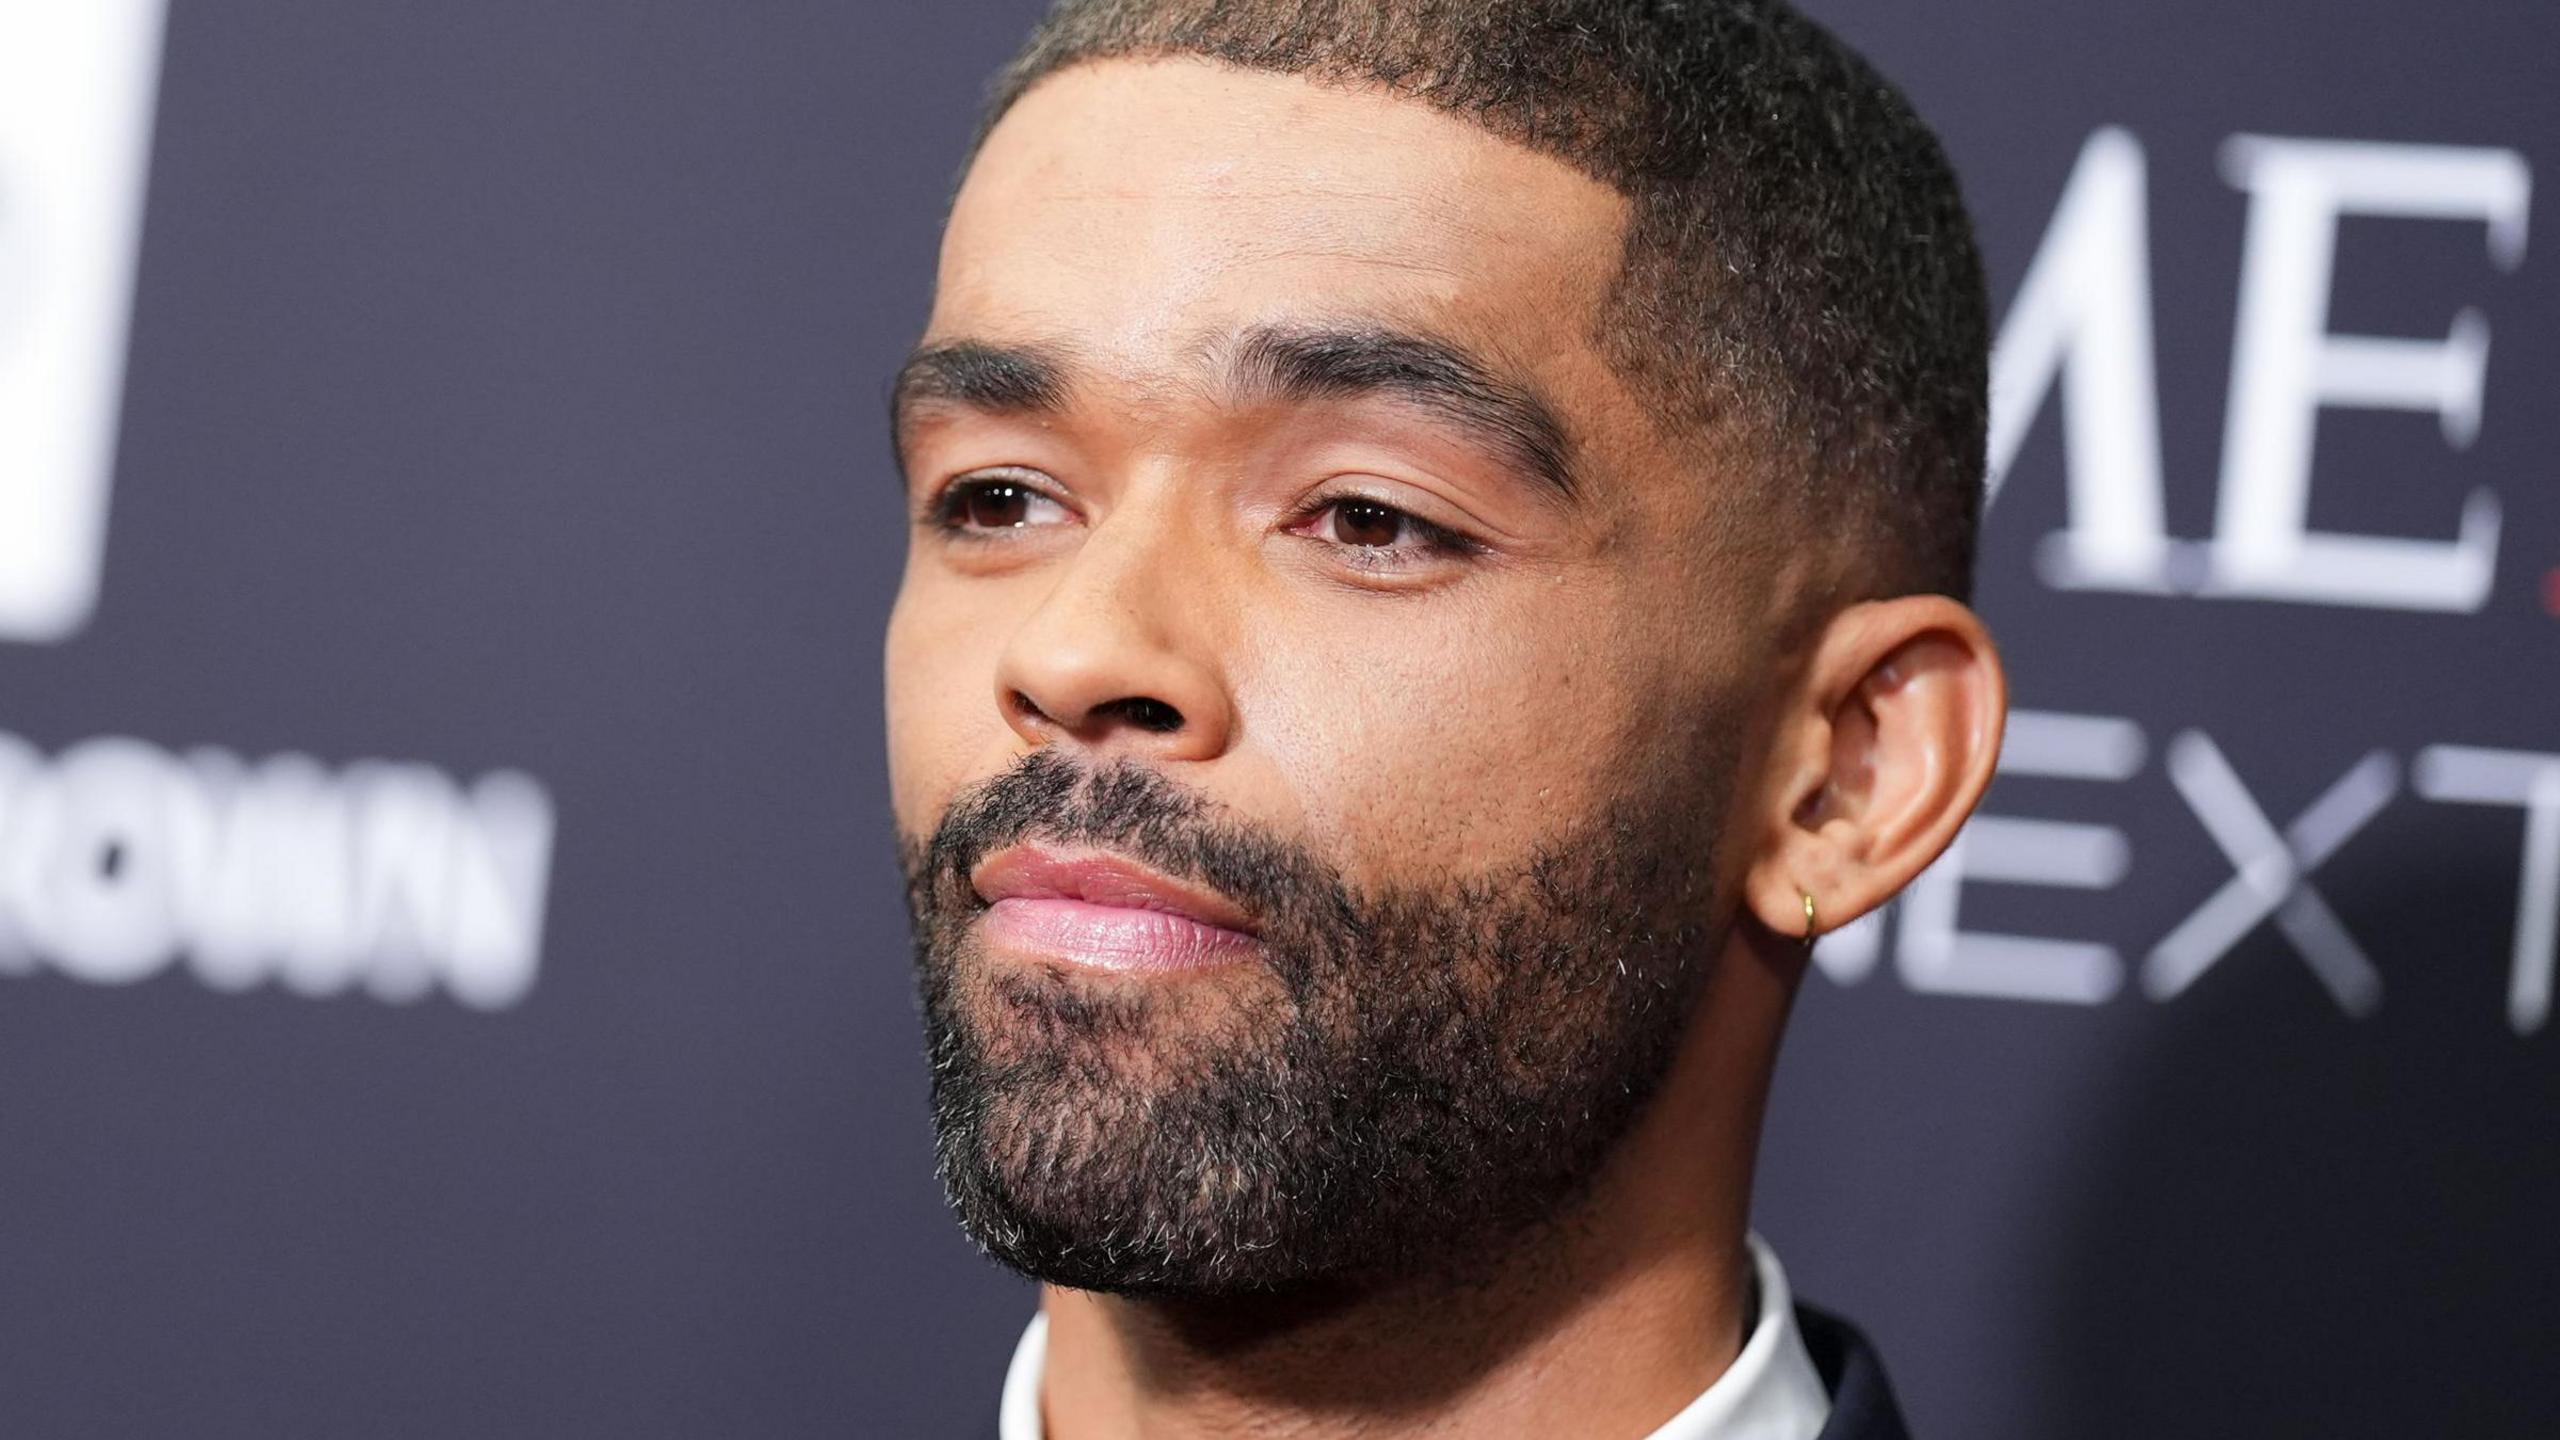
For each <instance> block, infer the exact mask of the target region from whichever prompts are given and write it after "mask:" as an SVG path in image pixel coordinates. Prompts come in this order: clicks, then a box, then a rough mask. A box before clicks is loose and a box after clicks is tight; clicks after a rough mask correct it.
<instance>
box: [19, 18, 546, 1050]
mask: <svg viewBox="0 0 2560 1440" xmlns="http://www.w3.org/2000/svg"><path fill="white" fill-rule="evenodd" d="M162 21H163V0H78V3H63V0H0V641H17V642H29V643H38V644H48V643H61V642H65V641H69V640H72V639H73V638H74V637H75V636H76V635H77V634H78V632H79V631H80V630H81V629H82V628H83V627H84V626H85V625H86V624H87V622H88V620H89V618H90V615H91V613H92V612H93V611H94V610H95V608H96V606H97V602H98V599H99V581H100V575H101V573H102V569H103V560H104V556H105V550H106V544H107V500H108V490H109V481H110V479H111V476H112V473H113V469H114V463H115V443H116V430H117V425H118V421H119V416H120V412H121V408H122V396H121V391H122V388H123V376H124V368H125V355H126V338H127V329H128V322H129V316H130V313H131V309H132V292H133V278H134V269H135V262H136V259H137V256H138V252H139V243H140V237H141V224H142V212H143V192H144V188H145V179H146V177H147V174H148V170H149V159H150V137H151V126H152V111H153V107H154V102H155V99H156V94H157V89H158V69H159V56H160V44H161V32H162ZM552 828H553V818H552V807H551V801H550V798H549V796H548V795H547V794H546V793H545V791H544V790H543V788H542V786H541V785H540V784H538V783H537V782H535V781H534V780H533V779H531V778H530V777H527V776H524V775H521V774H517V773H514V772H507V771H502V772H499V773H496V774H492V775H488V776H485V777H483V778H481V779H480V780H478V781H477V782H475V783H472V784H469V785H465V784H463V783H461V782H459V781H457V780H455V779H453V778H451V777H450V776H448V775H446V774H445V773H443V772H442V771H440V770H438V769H436V768H435V767H433V766H429V765H422V764H415V763H405V762H403V763H393V762H383V761H360V762H357V763H355V764H352V765H348V766H344V767H342V768H337V769H331V768H329V767H327V766H324V765H322V764H321V763H320V762H318V761H316V760H313V759H311V758H309V757H307V756H303V755H294V754H286V755H279V756H272V757H268V758H265V759H262V760H257V761H250V760H246V759H243V758H242V757H240V756H238V755H235V754H233V753H231V752H229V751H225V750H222V749H219V748H216V747H211V746H206V747H198V748H194V749H190V750H188V751H187V752H185V753H184V754H178V753H173V752H172V751H169V750H167V749H164V748H162V747H160V746H158V745H154V744H151V743H149V742H146V741H142V740H137V739H130V738H123V737H113V738H103V739H95V740H89V741H85V742H81V743H77V744H74V745H71V746H69V747H67V748H66V749H64V750H63V751H61V753H59V754H56V755H46V754H44V753H42V752H41V751H40V750H39V749H38V748H37V747H35V746H34V745H31V744H29V743H28V742H27V741H25V740H22V739H20V738H18V737H16V736H14V735H10V734H8V733H5V732H0V973H12V974H26V973H32V972H34V971H36V970H38V969H40V968H41V969H50V970H52V971H54V972H55V973H58V974H60V975H63V976H66V977H69V978H71V979H74V980H81V981H87V982H91V983H96V984H104V985H115V984H127V983H131V982H134V981H139V980H143V979H147V978H150V977H152V976H154V975H159V974H162V973H165V972H168V971H170V970H172V969H173V968H174V969H178V970H181V971H183V972H184V973H187V974H189V975H192V976H193V977H194V978H195V979H197V980H199V981H201V982H202V983H204V984H207V985H210V986H214V987H216V988H219V989H224V990H241V989H248V988H251V987H254V986H258V985H262V984H268V983H274V984H279V985H282V986H283V987H285V988H286V989H288V990H290V991H293V992H295V993H299V994H304V995H312V996H322V995H334V994H340V993H362V994H367V995H371V996H373V997H375V998H377V999H382V1000H392V1001H402V1000H412V999H416V998H419V997H421V996H424V995H426V994H427V993H429V992H430V991H433V990H438V989H441V990H442V991H443V992H445V993H447V994H449V995H451V996H452V997H453V998H455V999H457V1000H460V1001H462V1002H463V1003H465V1004H469V1005H473V1006H477V1007H481V1008H491V1009H494V1008H500V1007H504V1006H509V1005H513V1004H515V1003H517V1002H518V1001H520V1000H522V999H523V998H524V996H525V995H526V994H527V993H528V992H529V991H530V989H531V988H532V985H533V981H534V976H535V972H536V969H537V967H538V964H539V960H540V944H541V935H542V920H543V910H544V898H545V894H546V892H547V890H548V887H549V881H550V856H551V837H552Z"/></svg>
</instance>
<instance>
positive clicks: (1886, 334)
mask: <svg viewBox="0 0 2560 1440" xmlns="http://www.w3.org/2000/svg"><path fill="white" fill-rule="evenodd" d="M1182 56H1190V57H1200V58H1204V59H1209V60H1213V61H1217V62H1221V63H1224V64H1228V65H1234V66H1238V67H1240V68H1245V69H1250V70H1259V71H1270V72H1277V73H1283V74H1291V75H1301V76H1305V77H1307V78H1309V79H1313V80H1317V81H1320V82H1325V83H1333V84H1341V85H1348V86H1378V87H1383V88H1384V89H1385V90H1387V91H1388V92H1390V93H1393V94H1398V95H1404V96H1408V97H1411V98H1413V99H1416V100H1419V101H1422V102H1424V103H1427V104H1429V105H1432V106H1434V107H1436V108H1438V109H1440V110H1442V111H1445V112H1448V113H1450V114H1454V115H1458V116H1461V117H1464V118H1466V119H1468V120H1471V121H1473V122H1474V123H1476V124H1478V125H1481V126H1482V127H1484V128H1485V129H1487V130H1489V131H1491V132H1492V133H1494V134H1495V135H1498V136H1501V137H1502V138H1504V139H1507V140H1510V141H1512V142H1514V143H1516V144H1520V145H1523V146H1526V147H1528V148H1530V149H1533V150H1537V151H1539V152H1542V153H1544V154H1547V155H1550V156H1553V157H1555V158H1556V159H1559V160H1561V161H1563V162H1565V163H1567V164H1569V165H1571V166H1573V167H1574V168H1576V169H1578V170H1580V171H1582V172H1583V173H1585V174H1588V175H1590V176H1592V177H1593V178H1595V179H1597V180H1599V181H1601V182H1603V183H1605V184H1607V185H1609V186H1610V187H1612V188H1613V189H1615V190H1617V191H1618V192H1619V193H1621V194H1623V195H1624V196H1626V198H1627V200H1628V201H1629V203H1630V207H1631V212H1632V213H1631V219H1630V222H1629V225H1628V230H1627V235H1626V239H1625V243H1624V248H1623V253H1622V254H1621V256H1620V261H1619V270H1618V274H1617V277H1616V279H1615V281H1614V283H1613V284H1612V286H1611V290H1610V294H1609V298H1608V302H1607V305H1606V306H1605V309H1604V312H1603V314H1602V316H1601V320H1600V334H1599V336H1598V337H1597V338H1598V341H1599V343H1600V345H1601V348H1602V350H1603V353H1604V354H1605V355H1606V356H1607V357H1608V359H1609V361H1610V363H1611V365H1612V366H1613V367H1614V368H1615V369H1616V370H1617V371H1618V373H1619V374H1620V375H1622V376H1623V377H1625V378H1626V379H1627V380H1628V382H1629V383H1630V385H1631V386H1632V388H1634V389H1635V391H1636V392H1637V393H1638V394H1639V395H1640V396H1641V397H1643V398H1644V399H1645V400H1646V402H1647V403H1648V404H1650V405H1651V406H1652V407H1654V409H1655V410H1656V412H1657V415H1658V416H1659V418H1660V419H1661V420H1662V421H1663V422H1664V423H1665V427H1666V429H1669V430H1670V431H1671V432H1672V433H1675V434H1679V433H1688V432H1693V431H1698V430H1701V429H1712V428H1714V427H1718V426H1727V425H1739V426H1741V427H1744V433H1746V434H1748V435H1749V436H1750V437H1751V439H1752V440H1753V442H1754V443H1753V445H1752V447H1751V450H1750V452H1748V453H1755V454H1757V455H1759V456H1762V457H1766V459H1767V460H1768V461H1769V462H1770V463H1769V465H1768V467H1767V471H1768V474H1769V475H1770V476H1771V477H1772V478H1773V479H1775V480H1777V481H1778V482H1779V483H1781V484H1782V485H1783V486H1785V487H1786V488H1785V493H1790V494H1792V495H1793V496H1794V497H1795V498H1796V499H1797V501H1798V502H1799V505H1800V507H1801V508H1802V509H1803V510H1805V511H1806V512H1807V513H1808V514H1810V515H1812V516H1814V517H1816V518H1817V519H1818V520H1819V521H1820V522H1821V523H1824V524H1825V525H1827V526H1832V527H1837V526H1841V525H1846V526H1848V527H1850V528H1851V530H1852V532H1853V533H1857V534H1861V535H1865V536H1868V537H1871V539H1872V543H1870V544H1866V545H1862V546H1860V547H1859V549H1860V553H1859V556H1858V561H1859V564H1858V568H1857V569H1856V570H1855V571H1854V572H1853V573H1851V574H1849V575H1848V576H1846V577H1844V578H1845V579H1846V580H1847V583H1848V584H1849V586H1850V588H1851V589H1852V590H1853V591H1855V592H1858V593H1862V594H1867V595H1882V594H1894V593H1905V592H1915V591H1916V592H1928V591H1934V592H1939V593H1944V594H1948V595H1953V596H1956V597H1958V598H1963V597H1964V596H1965V595H1966V594H1967V593H1968V592H1969V590H1970V588H1971V580H1972V570H1973V544H1974V530H1975V526H1976V523H1977V517H1978V515H1979V513H1980V508H1981V494H1982V483H1981V482H1982V471H1983V431H1984V424H1985V409H1986V401H1985V385H1986V380H1985V370H1986V366H1987V356H1986V352H1987V349H1988V343H1989V341H1988V335H1989V319H1988V315H1987V308H1988V307H1987V304H1986V301H1985V299H1984V295H1983V282H1982V267H1981V261H1980V259H1979V257H1978V256H1977V255H1976V253H1975V250H1974V243H1973V234H1972V227H1971V225H1970V223H1969V222H1968V221H1967V219H1966V216H1965V210H1964V202H1963V199H1962V197H1961V196H1960V195H1959V193H1958V190H1957V186H1956V180H1955V175H1954V172H1953V171H1952V170H1951V169H1950V168H1949V167H1948V164H1947V160H1946V156H1945V155H1944V153H1943V152H1942V151H1941V150H1940V149H1939V146H1938V142H1937V139H1936V137H1935V136H1933V135H1932V134H1931V133H1930V131H1929V129H1928V127H1927V126H1926V125H1924V124H1923V123H1922V122H1921V120H1920V118H1919V116H1918V115H1916V114H1915V113H1913V111H1912V108H1911V105H1910V103H1909V102H1908V101H1907V100H1905V99H1904V98H1903V96H1902V94H1901V92H1900V91H1898V90H1896V89H1895V88H1894V87H1893V86H1892V85H1891V84H1889V83H1888V82H1887V81H1886V80H1885V79H1884V78H1883V77H1882V76H1880V75H1878V74H1877V73H1876V71H1875V70H1874V68H1873V67H1871V66H1869V65H1868V64H1867V62H1866V61H1865V60H1864V59H1862V58H1861V57H1859V56H1858V55H1857V54H1856V53H1855V52H1853V51H1851V50H1850V49H1849V48H1848V47H1847V46H1846V45H1844V44H1842V43H1841V42H1840V41H1839V40H1838V39H1836V38H1834V37H1833V36H1832V35H1831V34H1830V32H1828V31H1826V30H1824V29H1823V28H1822V27H1821V26H1819V25H1817V24H1815V23H1814V22H1812V21H1811V20H1808V19H1806V18H1805V17H1804V16H1803V15H1801V14H1798V13H1797V12H1796V11H1795V10H1794V9H1792V8H1790V7H1789V6H1788V5H1787V4H1786V3H1784V0H1058V3H1057V4H1056V5H1055V6H1054V7H1053V8H1052V9H1051V10H1050V12H1049V14H1048V16H1047V18H1046V19H1044V20H1043V21H1042V22H1041V24H1040V26H1039V28H1038V29H1037V30H1036V31H1034V32H1033V34H1032V36H1031V38H1030V40H1029V41H1028V42H1027V43H1026V45H1025V46H1024V48H1023V50H1022V52H1021V53H1020V54H1019V55H1018V56H1017V57H1016V58H1015V59H1014V61H1013V63H1012V64H1011V65H1010V66H1008V67H1007V68H1006V70H1005V71H1004V72H1003V73H1002V74H1001V75H1000V76H999V77H998V79H997V82H996V85H995V89H994V92H993V95H992V98H991V102H990V104H989V106H988V109H987V112H986V117H985V120H984V122H983V124H982V125H981V128H980V130H979V138H980V139H981V140H983V139H984V138H985V135H986V133H987V131H988V130H989V129H992V128H993V126H994V125H995V123H996V121H998V120H999V119H1001V118H1002V117H1003V115H1004V113H1005V112H1006V111H1007V110H1008V109H1009V108H1011V106H1012V105H1013V102H1014V101H1015V100H1017V99H1019V98H1020V97H1021V96H1022V94H1023V93H1024V92H1025V91H1026V90H1028V89H1030V88H1031V87H1032V86H1033V85H1035V84H1037V83H1039V81H1040V80H1042V79H1043V78H1045V77H1047V76H1049V75H1051V74H1054V73H1056V72H1057V71H1059V70H1061V69H1064V68H1067V67H1070V66H1074V65H1078V64H1082V63H1084V62H1087V61H1092V60H1100V59H1106V58H1113V57H1182Z"/></svg>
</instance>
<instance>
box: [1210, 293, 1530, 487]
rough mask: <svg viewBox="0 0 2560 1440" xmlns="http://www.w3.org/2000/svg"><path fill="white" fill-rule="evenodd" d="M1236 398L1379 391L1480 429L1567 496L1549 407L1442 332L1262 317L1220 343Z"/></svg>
mask: <svg viewBox="0 0 2560 1440" xmlns="http://www.w3.org/2000/svg"><path fill="white" fill-rule="evenodd" d="M1230 353H1231V354H1232V355H1233V356H1234V360H1233V362H1232V365H1233V372H1232V382H1233V383H1234V385H1235V386H1236V388H1237V389H1238V391H1240V392H1241V394H1240V395H1239V398H1261V397H1268V398H1274V399H1280V400H1313V399H1322V398H1340V397H1348V396H1355V395H1370V394H1379V395H1389V396H1393V397H1395V398H1397V399H1400V400H1404V401H1407V402H1410V403H1412V404H1414V405H1417V406H1420V407H1421V408H1423V409H1425V410H1428V411H1432V412H1434V413H1435V414H1437V415H1438V416H1439V417H1440V418H1442V419H1445V420H1448V421H1452V422H1454V423H1455V424H1456V425H1457V426H1458V427H1459V428H1461V429H1464V430H1467V431H1469V432H1471V433H1473V434H1474V435H1476V436H1478V437H1480V438H1481V439H1482V440H1484V441H1485V442H1486V443H1488V444H1489V445H1490V447H1491V448H1492V449H1493V451H1494V453H1495V454H1496V455H1497V456H1499V457H1500V458H1502V459H1504V460H1506V461H1509V462H1510V463H1512V464H1513V465H1515V466H1517V467H1519V468H1520V469H1522V470H1524V471H1526V472H1528V473H1529V474H1530V475H1531V476H1533V477H1535V478H1536V479H1537V480H1538V481H1540V482H1541V483H1543V484H1544V485H1546V486H1547V487H1548V488H1549V489H1550V490H1552V491H1553V492H1554V494H1555V496H1556V498H1558V499H1562V500H1573V499H1575V498H1576V497H1577V494H1578V492H1579V489H1580V487H1579V485H1578V484H1577V483H1576V481H1575V478H1574V472H1573V466H1572V463H1571V460H1572V447H1571V445H1570V443H1569V442H1568V441H1567V440H1566V437H1565V429H1564V425H1563V422H1561V421H1560V420H1558V419H1557V418H1556V412H1555V410H1554V409H1553V408H1552V407H1551V406H1549V405H1548V404H1547V403H1546V401H1545V400H1544V399H1542V398H1540V396H1539V395H1538V393H1537V392H1536V391H1535V390H1533V389H1531V388H1530V387H1529V386H1528V385H1527V384H1526V383H1525V382H1522V381H1518V380H1512V379H1508V378H1505V377H1503V376H1501V375H1498V374H1496V373H1494V371H1493V370H1492V369H1491V368H1490V367H1488V366H1487V365H1485V364H1484V363H1483V362H1482V361H1479V360H1477V359H1476V358H1475V357H1474V356H1472V355H1470V354H1468V353H1467V352H1466V351H1465V350H1463V349H1461V348H1459V347H1458V346H1456V345H1453V344H1451V343H1449V342H1448V341H1445V340H1439V339H1434V338H1432V337H1430V336H1427V335H1417V334H1412V333H1409V332H1406V331H1401V330H1393V329H1387V328H1384V327H1379V326H1367V325H1354V326H1347V327H1339V328H1324V327H1314V328H1307V327H1296V326H1265V327H1260V328H1256V329H1253V330H1249V331H1247V332H1245V333H1244V334H1243V335H1242V336H1240V337H1239V338H1238V340H1237V342H1236V345H1235V348H1234V350H1233V351H1232V352H1230Z"/></svg>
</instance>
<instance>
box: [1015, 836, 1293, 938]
mask: <svg viewBox="0 0 2560 1440" xmlns="http://www.w3.org/2000/svg"><path fill="white" fill-rule="evenodd" d="M969 883H970V885H971V887H972V888H974V889H975V890H976V891H977V892H978V894H979V896H980V897H981V898H982V899H984V900H986V901H987V902H988V903H989V904H993V903H994V902H996V901H998V900H1005V899H1015V898H1019V899H1044V900H1045V899H1067V900H1082V901H1085V902H1087V903H1089V904H1095V905H1118V906H1122V907H1125V908H1127V909H1132V910H1162V911H1166V912H1168V913H1171V914H1175V915H1181V916H1184V917H1187V918H1189V919H1192V920H1197V921H1199V922H1201V923H1202V924H1204V925H1215V926H1218V927H1219V928H1221V929H1225V930H1235V931H1240V932H1242V933H1244V934H1247V935H1250V934H1252V933H1253V923H1252V920H1251V919H1250V917H1248V916H1247V915H1246V914H1245V913H1244V911H1242V910H1241V909H1239V908H1237V907H1236V905H1235V904H1234V903H1233V902H1231V901H1229V900H1228V899H1227V898H1226V897H1225V896H1223V895H1220V894H1219V893H1218V892H1216V891H1215V890H1211V889H1209V888H1207V887H1205V886H1201V885H1194V884H1192V883H1191V882H1189V881H1187V880H1178V879H1175V878H1174V877H1173V876H1171V875H1167V874H1166V873H1164V872H1163V871H1161V870H1158V869H1156V868H1155V867H1153V866H1151V865H1144V864H1141V863H1139V862H1138V861H1135V860H1131V859H1129V858H1128V857H1126V856H1122V855H1115V854H1112V853H1111V852H1109V851H1107V850H1067V849H1059V848H1055V847H1052V846H1048V845H1042V844H1038V843H1024V844H1018V845H1008V846H1006V847H1005V848H1004V849H1002V850H998V851H996V852H995V853H994V854H992V855H989V856H987V857H986V858H985V859H983V860H981V861H979V862H978V864H977V867H976V868H975V869H972V870H971V871H970V872H969Z"/></svg>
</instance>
